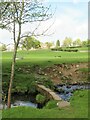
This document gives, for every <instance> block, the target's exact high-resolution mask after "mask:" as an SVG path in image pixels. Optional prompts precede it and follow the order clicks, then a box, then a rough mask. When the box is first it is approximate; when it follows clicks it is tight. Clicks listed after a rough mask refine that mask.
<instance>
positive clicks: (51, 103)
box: [44, 100, 57, 109]
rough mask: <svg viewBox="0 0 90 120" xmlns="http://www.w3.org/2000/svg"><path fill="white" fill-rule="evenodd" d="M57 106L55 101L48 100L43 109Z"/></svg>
mask: <svg viewBox="0 0 90 120" xmlns="http://www.w3.org/2000/svg"><path fill="white" fill-rule="evenodd" d="M56 107H57V101H55V100H51V101H49V102H48V103H47V104H46V106H45V107H44V108H45V109H52V108H56Z"/></svg>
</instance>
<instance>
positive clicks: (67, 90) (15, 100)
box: [5, 84, 90, 108]
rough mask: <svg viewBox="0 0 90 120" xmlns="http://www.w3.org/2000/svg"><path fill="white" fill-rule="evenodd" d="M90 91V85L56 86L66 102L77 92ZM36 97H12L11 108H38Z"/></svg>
mask: <svg viewBox="0 0 90 120" xmlns="http://www.w3.org/2000/svg"><path fill="white" fill-rule="evenodd" d="M81 89H82V90H85V89H90V84H89V85H88V84H87V85H57V86H55V92H56V93H57V94H58V95H59V96H60V98H62V99H63V100H65V101H69V100H70V98H71V96H72V95H73V93H74V91H76V90H81ZM35 98H36V95H19V94H18V95H17V94H14V95H13V96H12V103H11V107H16V106H30V107H34V108H37V103H36V99H35ZM6 107H7V106H6V105H5V108H6Z"/></svg>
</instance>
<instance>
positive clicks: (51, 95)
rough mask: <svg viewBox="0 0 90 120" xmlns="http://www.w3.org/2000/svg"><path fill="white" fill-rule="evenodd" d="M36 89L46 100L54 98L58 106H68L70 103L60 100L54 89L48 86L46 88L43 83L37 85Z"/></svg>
mask: <svg viewBox="0 0 90 120" xmlns="http://www.w3.org/2000/svg"><path fill="white" fill-rule="evenodd" d="M36 87H37V91H38V92H40V93H41V94H43V95H44V96H46V98H47V99H48V100H56V101H57V106H58V107H59V108H63V107H68V106H70V103H69V102H67V101H64V100H62V98H60V97H59V96H58V95H57V94H56V93H55V92H54V91H52V90H51V89H49V88H46V87H45V86H44V85H39V84H38V85H37V86H36Z"/></svg>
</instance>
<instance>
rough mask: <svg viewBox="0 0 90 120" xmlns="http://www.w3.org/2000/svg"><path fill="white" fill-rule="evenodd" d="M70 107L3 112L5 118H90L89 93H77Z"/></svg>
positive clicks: (85, 91) (21, 108)
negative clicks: (89, 108) (89, 110)
mask: <svg viewBox="0 0 90 120" xmlns="http://www.w3.org/2000/svg"><path fill="white" fill-rule="evenodd" d="M70 103H71V105H70V107H67V108H63V109H59V108H52V109H45V108H44V109H36V108H31V107H16V108H11V109H9V110H3V112H2V113H3V114H2V116H3V118H88V91H87V90H82V91H76V92H75V93H74V96H73V97H72V98H71V101H70Z"/></svg>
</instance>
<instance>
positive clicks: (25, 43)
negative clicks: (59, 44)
mask: <svg viewBox="0 0 90 120" xmlns="http://www.w3.org/2000/svg"><path fill="white" fill-rule="evenodd" d="M21 45H22V48H25V49H26V50H29V49H31V48H32V47H33V48H35V49H37V48H40V41H38V40H36V39H35V38H34V37H32V36H31V37H27V38H25V39H24V40H22V41H21Z"/></svg>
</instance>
